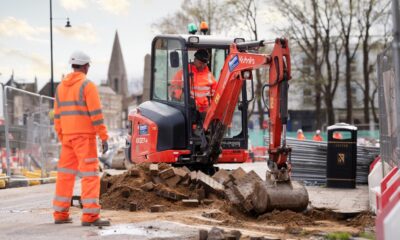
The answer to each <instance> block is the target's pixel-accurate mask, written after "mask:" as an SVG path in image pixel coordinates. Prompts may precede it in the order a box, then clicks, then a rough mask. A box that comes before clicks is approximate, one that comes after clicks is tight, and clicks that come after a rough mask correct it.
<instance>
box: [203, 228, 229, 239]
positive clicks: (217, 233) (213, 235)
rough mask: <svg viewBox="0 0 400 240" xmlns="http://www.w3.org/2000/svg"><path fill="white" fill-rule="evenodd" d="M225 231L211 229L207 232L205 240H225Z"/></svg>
mask: <svg viewBox="0 0 400 240" xmlns="http://www.w3.org/2000/svg"><path fill="white" fill-rule="evenodd" d="M224 234H225V231H224V230H223V229H221V228H217V227H213V228H211V230H210V231H209V232H208V238H207V240H224V239H225V235H224Z"/></svg>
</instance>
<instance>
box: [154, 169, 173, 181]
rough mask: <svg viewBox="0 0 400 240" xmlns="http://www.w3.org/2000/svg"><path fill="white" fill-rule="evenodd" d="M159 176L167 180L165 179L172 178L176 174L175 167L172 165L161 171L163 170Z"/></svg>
mask: <svg viewBox="0 0 400 240" xmlns="http://www.w3.org/2000/svg"><path fill="white" fill-rule="evenodd" d="M158 176H159V177H160V178H162V179H164V180H165V179H168V178H171V177H173V176H175V173H174V169H173V168H172V167H170V168H167V169H165V170H163V171H161V172H160V173H159V174H158Z"/></svg>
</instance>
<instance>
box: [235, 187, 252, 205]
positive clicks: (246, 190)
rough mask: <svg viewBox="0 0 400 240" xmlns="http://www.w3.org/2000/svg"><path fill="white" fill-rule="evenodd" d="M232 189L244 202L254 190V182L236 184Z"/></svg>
mask: <svg viewBox="0 0 400 240" xmlns="http://www.w3.org/2000/svg"><path fill="white" fill-rule="evenodd" d="M232 189H233V192H234V193H235V195H236V196H237V197H238V198H239V200H240V202H244V201H245V200H246V199H247V198H248V197H249V196H250V195H251V194H252V193H253V192H254V183H244V184H240V185H234V186H233V187H232Z"/></svg>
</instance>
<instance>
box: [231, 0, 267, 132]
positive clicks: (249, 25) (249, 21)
mask: <svg viewBox="0 0 400 240" xmlns="http://www.w3.org/2000/svg"><path fill="white" fill-rule="evenodd" d="M227 3H228V5H230V6H231V7H232V8H231V9H235V13H236V14H235V15H237V16H239V17H240V18H239V19H241V20H242V21H239V22H244V25H245V28H246V31H248V32H249V33H250V38H251V40H254V41H257V40H258V24H257V14H258V12H257V9H258V8H259V1H257V0H229V1H228V2H227ZM262 86H263V77H262V74H261V71H260V70H259V69H257V70H256V88H255V93H254V96H255V99H256V100H255V101H253V104H252V105H251V107H250V109H249V112H248V118H250V117H251V115H252V114H253V113H254V109H255V104H257V109H258V114H259V115H258V122H259V125H260V129H262V128H263V122H264V106H263V99H262Z"/></svg>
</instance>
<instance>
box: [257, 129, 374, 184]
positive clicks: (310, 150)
mask: <svg viewBox="0 0 400 240" xmlns="http://www.w3.org/2000/svg"><path fill="white" fill-rule="evenodd" d="M265 141H266V143H268V142H269V140H268V137H266V138H265ZM287 144H288V145H289V146H290V147H291V148H292V154H291V163H292V178H293V179H294V180H301V181H306V182H307V183H308V184H316V185H322V184H325V183H326V169H327V142H316V141H309V140H298V139H295V138H288V139H287ZM378 155H379V148H378V147H367V146H360V145H358V146H357V169H356V183H357V184H367V183H368V173H369V166H370V164H371V163H372V162H373V161H374V159H375V158H376V156H378Z"/></svg>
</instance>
